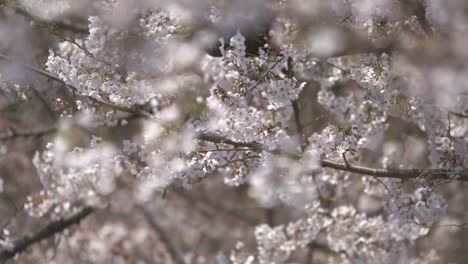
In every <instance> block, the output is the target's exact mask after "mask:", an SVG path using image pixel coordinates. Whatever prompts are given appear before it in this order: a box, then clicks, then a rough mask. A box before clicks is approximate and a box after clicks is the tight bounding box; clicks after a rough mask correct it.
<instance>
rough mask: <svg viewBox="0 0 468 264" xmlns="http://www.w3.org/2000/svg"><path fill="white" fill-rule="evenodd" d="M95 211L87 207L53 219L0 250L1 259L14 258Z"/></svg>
mask: <svg viewBox="0 0 468 264" xmlns="http://www.w3.org/2000/svg"><path fill="white" fill-rule="evenodd" d="M93 211H94V210H93V208H91V207H85V208H84V209H82V210H81V211H79V212H78V213H76V214H75V215H73V216H71V217H69V218H65V219H60V220H57V221H52V222H50V223H49V224H48V225H47V226H45V227H44V228H42V229H40V230H39V231H37V232H35V233H31V234H27V235H25V236H23V237H21V238H19V239H16V240H15V241H13V243H12V244H13V246H11V247H8V248H5V249H3V250H2V251H0V260H1V261H5V260H8V259H10V258H13V257H14V256H15V255H16V254H19V253H21V252H23V251H25V250H26V249H27V248H28V247H30V246H32V245H33V244H35V243H38V242H40V241H42V240H44V239H46V238H49V237H51V236H53V235H55V234H57V233H60V232H62V231H64V230H65V229H67V228H68V227H70V226H72V225H76V224H79V223H80V221H81V220H83V219H84V218H86V217H87V216H88V215H90V214H91V213H92V212H93Z"/></svg>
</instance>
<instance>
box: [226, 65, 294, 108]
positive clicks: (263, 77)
mask: <svg viewBox="0 0 468 264" xmlns="http://www.w3.org/2000/svg"><path fill="white" fill-rule="evenodd" d="M284 58H285V57H284V56H283V57H281V58H280V59H278V60H277V61H276V62H275V63H273V65H271V66H270V68H268V69H267V70H266V71H265V72H264V73H263V74H262V75H261V76H260V78H259V79H258V80H257V81H256V82H255V84H254V85H252V86H251V87H250V88H248V89H247V90H246V91H245V92H243V93H242V94H240V95H239V97H237V98H236V99H234V101H232V102H231V103H230V104H229V105H230V106H231V105H233V104H235V103H236V102H237V101H238V100H239V99H240V98H241V97H242V96H245V95H246V94H248V93H250V91H252V90H253V89H255V88H256V87H257V86H258V85H259V84H260V83H261V82H262V81H263V79H265V77H266V76H267V75H268V73H270V72H271V71H272V70H273V69H274V68H275V67H276V65H278V63H280V62H281V61H282V60H283V59H284Z"/></svg>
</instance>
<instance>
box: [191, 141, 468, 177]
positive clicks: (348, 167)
mask: <svg viewBox="0 0 468 264" xmlns="http://www.w3.org/2000/svg"><path fill="white" fill-rule="evenodd" d="M197 138H198V139H200V140H204V141H208V142H213V143H224V144H230V145H233V146H237V147H249V148H251V149H253V150H255V151H257V152H260V151H263V150H264V151H268V149H267V148H266V147H265V146H264V145H263V144H260V143H256V142H237V141H232V140H229V139H226V138H223V137H221V136H217V135H213V134H199V135H198V137H197ZM321 165H322V167H324V168H331V169H335V170H340V171H347V172H352V173H356V174H361V175H369V176H375V177H379V178H398V179H416V178H418V177H420V176H423V175H430V177H431V178H433V179H447V180H452V179H454V178H452V177H450V176H451V175H453V174H459V175H460V177H459V178H455V180H459V181H468V169H464V170H461V171H453V170H446V169H427V170H425V169H377V168H371V167H364V166H358V165H353V164H349V163H348V164H345V163H340V162H337V161H332V160H326V159H324V160H322V161H321Z"/></svg>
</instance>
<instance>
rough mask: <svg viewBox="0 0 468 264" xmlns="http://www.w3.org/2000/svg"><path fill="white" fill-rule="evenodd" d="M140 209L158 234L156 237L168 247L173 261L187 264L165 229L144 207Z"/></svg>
mask: <svg viewBox="0 0 468 264" xmlns="http://www.w3.org/2000/svg"><path fill="white" fill-rule="evenodd" d="M139 208H140V210H141V211H142V212H143V215H144V217H145V220H146V222H147V223H148V224H149V226H150V227H151V228H152V229H153V231H154V232H155V233H156V235H157V236H158V237H159V239H160V240H161V242H162V243H163V244H164V246H165V247H166V250H167V251H168V253H169V255H170V257H171V258H172V261H174V263H176V264H185V261H184V259H183V258H182V256H180V255H179V253H178V252H177V250H176V248H175V247H174V245H173V244H172V242H171V240H170V239H169V237H168V236H167V234H166V232H165V231H164V229H163V228H162V227H161V226H160V225H159V224H158V223H157V222H156V221H155V220H154V218H153V216H152V215H151V213H150V212H149V211H148V209H146V208H145V207H143V206H139Z"/></svg>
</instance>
